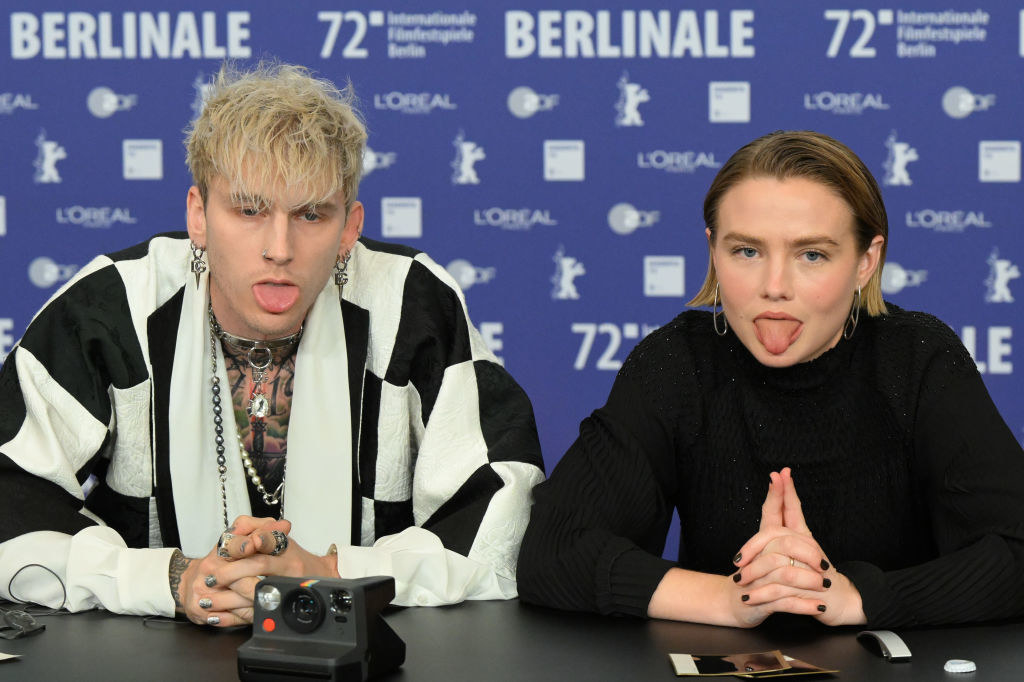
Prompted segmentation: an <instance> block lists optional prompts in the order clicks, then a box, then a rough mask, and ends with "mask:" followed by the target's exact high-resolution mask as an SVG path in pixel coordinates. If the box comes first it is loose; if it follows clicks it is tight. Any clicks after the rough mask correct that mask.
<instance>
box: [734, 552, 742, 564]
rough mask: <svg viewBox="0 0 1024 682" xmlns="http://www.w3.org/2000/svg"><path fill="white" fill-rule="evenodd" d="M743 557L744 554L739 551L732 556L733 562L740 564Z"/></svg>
mask: <svg viewBox="0 0 1024 682" xmlns="http://www.w3.org/2000/svg"><path fill="white" fill-rule="evenodd" d="M742 558H743V555H742V554H740V553H739V552H736V556H734V557H733V558H732V562H733V563H734V564H738V563H739V562H740V559H742Z"/></svg>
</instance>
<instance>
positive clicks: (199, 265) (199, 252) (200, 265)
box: [188, 240, 206, 289]
mask: <svg viewBox="0 0 1024 682" xmlns="http://www.w3.org/2000/svg"><path fill="white" fill-rule="evenodd" d="M188 243H189V245H190V246H191V247H192V263H191V270H192V272H193V273H195V276H196V289H198V288H199V275H201V274H203V273H204V272H206V261H204V260H203V255H204V254H205V253H206V247H203V246H199V245H198V244H196V243H195V242H194V241H192V240H189V242H188Z"/></svg>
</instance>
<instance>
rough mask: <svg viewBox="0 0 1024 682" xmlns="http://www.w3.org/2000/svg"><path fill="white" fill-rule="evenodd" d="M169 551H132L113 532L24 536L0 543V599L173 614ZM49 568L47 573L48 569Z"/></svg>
mask: <svg viewBox="0 0 1024 682" xmlns="http://www.w3.org/2000/svg"><path fill="white" fill-rule="evenodd" d="M173 551H174V550H173V549H130V548H128V547H126V546H125V543H124V540H122V539H121V537H120V536H119V535H118V534H117V533H116V532H115V531H114V530H112V529H111V528H107V527H106V526H90V527H89V528H86V529H84V530H81V531H79V532H78V533H76V534H75V535H67V534H65V533H58V532H55V531H36V532H34V533H26V534H24V535H20V536H18V537H15V538H12V539H10V540H8V541H6V542H4V543H0V596H2V597H4V598H5V599H10V600H11V601H19V602H33V603H36V604H43V605H45V606H49V607H51V608H59V607H60V606H61V605H62V604H63V606H64V607H65V608H67V609H68V610H69V611H84V610H88V609H94V608H103V609H106V610H108V611H113V612H114V613H125V614H132V615H153V616H173V615H174V600H173V599H172V598H171V590H170V587H169V585H168V577H167V574H168V567H169V565H170V559H171V554H172V552H173ZM47 569H49V570H47Z"/></svg>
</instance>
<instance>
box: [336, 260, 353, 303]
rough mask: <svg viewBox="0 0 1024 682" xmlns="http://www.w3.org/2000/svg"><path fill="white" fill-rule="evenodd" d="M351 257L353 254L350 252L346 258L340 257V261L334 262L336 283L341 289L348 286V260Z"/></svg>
mask: <svg viewBox="0 0 1024 682" xmlns="http://www.w3.org/2000/svg"><path fill="white" fill-rule="evenodd" d="M351 257H352V252H351V251H349V252H348V253H346V254H345V257H344V258H342V257H341V256H338V259H337V260H336V261H334V283H335V284H337V285H338V288H339V289H341V288H342V287H344V286H345V285H346V284H348V259H349V258H351ZM339 293H340V292H339Z"/></svg>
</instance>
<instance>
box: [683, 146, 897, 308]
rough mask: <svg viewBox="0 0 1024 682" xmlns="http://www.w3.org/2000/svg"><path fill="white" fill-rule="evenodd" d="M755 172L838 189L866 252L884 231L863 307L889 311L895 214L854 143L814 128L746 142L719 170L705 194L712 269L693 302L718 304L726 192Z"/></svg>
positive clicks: (762, 176)
mask: <svg viewBox="0 0 1024 682" xmlns="http://www.w3.org/2000/svg"><path fill="white" fill-rule="evenodd" d="M751 178H775V179H776V180H785V179H787V178H805V179H807V180H811V181H813V182H817V183H819V184H821V185H824V186H825V187H827V188H829V189H830V190H832V191H833V192H835V193H836V194H837V195H838V196H839V197H840V198H842V199H843V201H845V202H846V205H847V206H849V207H850V211H851V212H852V213H853V220H854V236H855V237H856V239H857V246H858V248H859V249H860V252H861V253H864V252H865V251H867V249H868V246H870V244H871V240H872V239H874V237H875V236H876V235H881V236H882V237H883V238H884V239H885V241H884V242H883V243H882V249H881V253H880V257H879V261H878V267H877V268H876V269H875V272H874V274H872V275H871V279H869V280H868V283H867V285H866V286H865V287H864V290H863V292H862V295H861V308H862V309H864V310H865V311H867V313H868V314H869V315H872V316H875V315H884V314H885V312H886V309H885V302H884V301H883V300H882V266H883V265H885V251H886V246H887V245H888V243H889V220H888V218H887V217H886V214H885V204H884V203H883V201H882V193H881V192H880V191H879V189H878V183H876V182H875V179H874V177H872V175H871V172H870V171H869V170H868V169H867V167H866V166H865V165H864V162H862V161H861V160H860V158H858V157H857V155H856V154H854V153H853V152H852V151H850V149H849V147H847V146H846V145H844V144H843V143H842V142H839V141H838V140H835V139H833V138H831V137H829V136H828V135H823V134H821V133H816V132H813V131H810V130H797V131H778V132H774V133H770V134H768V135H765V136H763V137H759V138H757V139H756V140H754V141H753V142H750V143H749V144H747V145H745V146H743V147H741V148H740V149H739V151H737V152H736V153H735V154H733V155H732V156H731V157H730V158H729V160H728V161H726V162H725V165H723V166H722V168H721V169H720V170H719V171H718V175H716V176H715V179H714V181H712V183H711V187H710V188H709V189H708V193H707V195H706V196H705V197H704V224H705V226H706V227H707V228H708V229H709V230H711V242H710V243H709V244H708V252H709V253H708V273H707V276H706V277H705V279H704V285H703V286H702V287H701V290H700V291H699V292H697V295H696V296H694V297H693V300H691V301H690V302H689V303H687V305H691V306H709V305H713V303H714V298H715V288H716V287H717V286H718V275H717V273H716V272H715V265H714V261H713V260H712V259H711V254H710V251H711V246H712V245H713V244H714V241H715V237H716V232H717V227H718V207H719V205H720V204H721V203H722V197H723V196H725V194H726V192H728V191H729V190H730V189H732V188H733V187H735V186H736V185H737V184H739V183H740V182H742V181H744V180H749V179H751Z"/></svg>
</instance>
